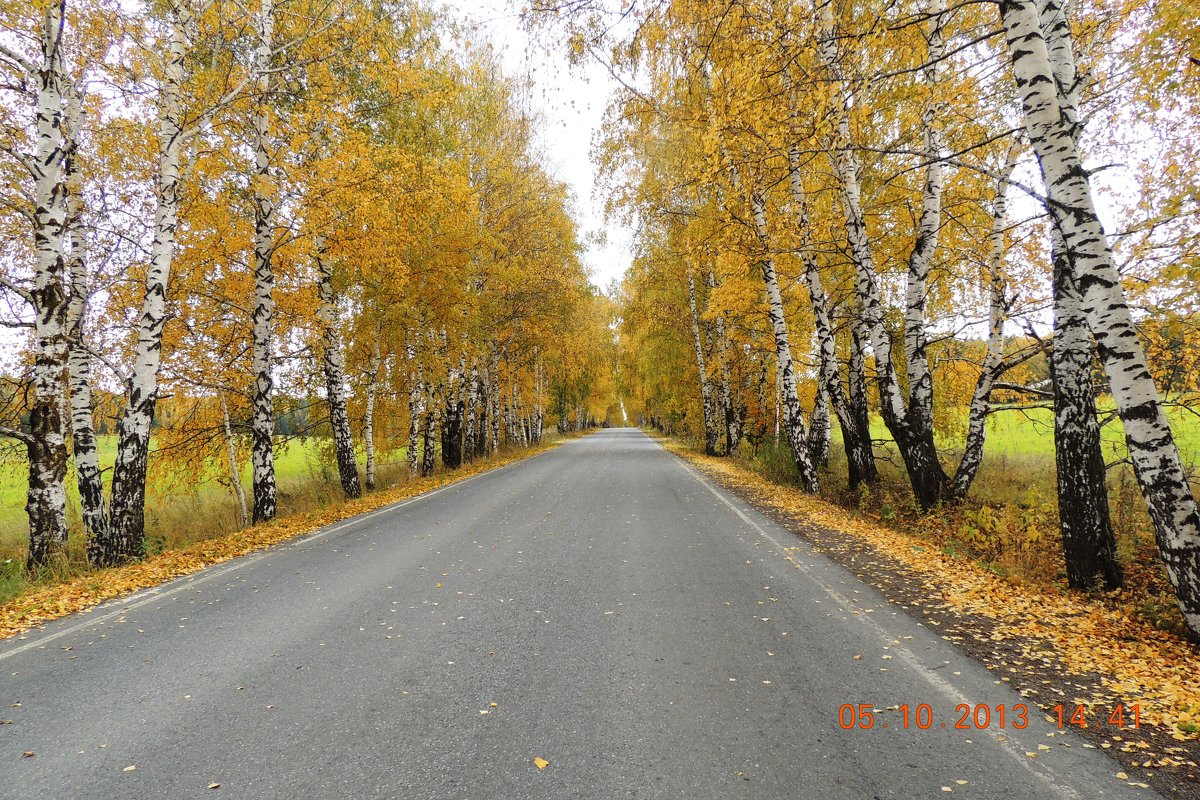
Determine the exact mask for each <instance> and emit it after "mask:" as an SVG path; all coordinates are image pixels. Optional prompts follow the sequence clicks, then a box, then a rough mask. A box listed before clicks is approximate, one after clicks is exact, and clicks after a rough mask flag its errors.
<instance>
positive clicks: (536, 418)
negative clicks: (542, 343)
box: [530, 347, 546, 444]
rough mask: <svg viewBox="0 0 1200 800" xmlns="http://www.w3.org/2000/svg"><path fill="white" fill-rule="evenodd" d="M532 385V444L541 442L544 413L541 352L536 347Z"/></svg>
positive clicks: (534, 350)
mask: <svg viewBox="0 0 1200 800" xmlns="http://www.w3.org/2000/svg"><path fill="white" fill-rule="evenodd" d="M533 386H534V389H533V391H534V407H533V426H532V434H531V436H530V438H531V439H532V441H533V443H534V444H541V442H542V425H543V423H544V421H545V418H546V415H545V411H544V410H543V408H542V354H541V351H540V350H539V349H538V348H536V347H535V348H534V349H533Z"/></svg>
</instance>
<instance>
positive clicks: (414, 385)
mask: <svg viewBox="0 0 1200 800" xmlns="http://www.w3.org/2000/svg"><path fill="white" fill-rule="evenodd" d="M415 338H416V334H411V333H410V339H409V340H410V342H411V341H413V340H414V339H415ZM407 355H408V453H407V455H408V477H409V478H410V479H412V478H415V477H417V475H418V474H420V464H421V461H420V452H419V449H420V443H421V393H422V388H423V385H424V376H423V374H422V370H421V363H420V362H419V361H418V360H417V350H416V347H415V346H414V345H413V344H411V343H410V344H409V345H408V351H407Z"/></svg>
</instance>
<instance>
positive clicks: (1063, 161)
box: [1000, 0, 1200, 635]
mask: <svg viewBox="0 0 1200 800" xmlns="http://www.w3.org/2000/svg"><path fill="white" fill-rule="evenodd" d="M1000 13H1001V20H1002V22H1003V25H1004V30H1005V39H1006V41H1007V42H1008V48H1009V56H1010V60H1011V63H1012V68H1013V75H1014V78H1015V79H1016V82H1017V89H1018V91H1019V93H1020V95H1021V100H1022V106H1023V109H1024V115H1025V127H1026V131H1027V132H1028V134H1029V139H1030V143H1031V144H1032V145H1033V148H1034V150H1035V152H1036V153H1037V156H1038V163H1039V166H1040V167H1041V171H1042V177H1043V181H1044V183H1045V186H1046V189H1047V193H1048V195H1049V200H1050V202H1049V204H1048V205H1049V210H1050V214H1051V217H1052V223H1053V224H1054V225H1055V227H1056V228H1057V229H1058V231H1059V232H1060V233H1061V235H1062V239H1063V243H1064V249H1065V251H1066V253H1067V256H1068V258H1069V259H1070V262H1071V271H1072V277H1073V278H1074V281H1075V285H1076V288H1077V289H1078V291H1079V294H1080V296H1081V298H1082V311H1083V314H1084V316H1085V318H1086V319H1087V322H1088V327H1089V328H1090V329H1091V332H1092V335H1093V336H1094V337H1095V339H1096V344H1097V349H1098V352H1099V354H1100V359H1101V362H1102V363H1103V364H1104V368H1105V372H1106V373H1107V374H1108V379H1109V386H1110V389H1111V391H1112V395H1113V398H1114V399H1115V400H1116V403H1117V408H1118V411H1119V413H1120V416H1121V421H1122V423H1123V424H1124V426H1125V435H1126V443H1127V445H1128V447H1129V454H1130V458H1131V460H1132V461H1133V466H1134V472H1135V474H1136V475H1137V478H1138V482H1139V484H1140V485H1141V489H1142V494H1143V496H1144V497H1145V499H1146V505H1147V508H1148V510H1149V513H1150V518H1151V519H1152V520H1153V522H1154V528H1155V538H1156V540H1157V543H1158V549H1159V552H1160V554H1161V555H1162V558H1163V562H1164V565H1165V567H1166V570H1167V575H1168V578H1169V579H1170V581H1171V583H1172V585H1173V586H1174V587H1175V591H1176V594H1177V596H1178V599H1179V605H1180V609H1181V611H1182V612H1183V616H1184V619H1185V620H1186V622H1187V624H1188V626H1189V628H1191V630H1192V632H1193V633H1194V634H1196V635H1200V513H1198V512H1197V507H1196V500H1195V497H1194V496H1193V495H1192V492H1191V487H1190V486H1189V484H1188V479H1187V474H1186V473H1185V472H1184V469H1183V464H1182V462H1181V460H1180V458H1179V450H1178V448H1177V447H1176V445H1175V440H1174V437H1173V436H1172V434H1171V429H1170V427H1169V425H1168V424H1167V420H1166V417H1165V415H1164V414H1163V411H1162V407H1161V406H1160V404H1159V398H1158V389H1157V388H1156V387H1155V385H1154V381H1153V379H1152V378H1151V376H1150V373H1149V370H1148V369H1147V367H1146V359H1145V354H1144V352H1143V351H1142V347H1141V343H1140V341H1139V340H1138V337H1137V331H1136V330H1135V328H1134V324H1133V319H1132V316H1131V314H1130V311H1129V306H1128V304H1127V303H1126V300H1125V293H1124V289H1123V287H1122V286H1121V281H1120V275H1119V274H1118V272H1117V268H1116V264H1115V263H1114V260H1113V257H1112V252H1111V251H1110V250H1109V247H1108V240H1107V237H1106V236H1105V233H1104V229H1103V227H1102V226H1101V224H1100V220H1099V217H1098V216H1097V214H1096V209H1095V205H1094V202H1093V199H1092V193H1091V186H1090V184H1089V182H1088V177H1087V173H1086V171H1085V170H1084V168H1083V165H1082V162H1081V158H1080V153H1079V148H1078V145H1077V142H1076V141H1075V125H1074V123H1073V121H1072V120H1071V119H1070V118H1069V116H1068V115H1066V114H1064V113H1063V104H1062V102H1061V101H1060V97H1059V92H1058V91H1057V90H1056V85H1057V83H1056V81H1055V80H1054V74H1055V73H1054V69H1053V66H1052V64H1051V61H1050V56H1049V52H1048V49H1047V45H1046V39H1047V37H1046V36H1045V35H1044V34H1043V31H1042V28H1041V23H1040V21H1039V16H1038V10H1037V7H1036V6H1035V5H1034V3H1032V2H1030V0H1002V2H1001V3H1000ZM1053 24H1055V25H1057V26H1059V30H1058V31H1052V32H1051V33H1052V36H1053V37H1058V40H1060V41H1067V42H1069V41H1070V31H1069V30H1065V29H1064V28H1065V20H1060V21H1058V22H1055V23H1053Z"/></svg>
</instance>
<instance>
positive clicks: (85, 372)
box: [64, 90, 108, 552]
mask: <svg viewBox="0 0 1200 800" xmlns="http://www.w3.org/2000/svg"><path fill="white" fill-rule="evenodd" d="M67 109H68V110H67V121H68V125H67V129H68V134H67V136H68V142H67V157H66V160H65V162H64V172H65V176H64V177H65V180H66V184H67V240H68V244H69V248H70V257H69V260H68V262H67V272H68V274H69V275H70V278H71V294H70V300H69V303H68V308H67V340H68V343H69V347H70V351H69V353H68V355H67V384H68V394H69V397H70V404H71V439H72V451H73V455H74V457H75V480H76V485H77V487H78V490H79V508H80V513H81V516H82V517H83V530H84V535H85V536H86V537H87V545H88V549H89V552H90V551H91V549H92V548H93V547H95V546H96V545H97V544H98V543H99V542H102V541H103V540H104V537H105V535H106V534H107V532H108V509H107V508H106V505H105V501H104V480H103V477H102V475H101V472H100V456H99V452H98V450H97V448H96V429H95V423H94V421H93V411H94V409H93V402H92V363H91V361H92V360H91V355H90V354H89V353H88V350H87V344H86V341H85V336H84V330H85V325H86V321H87V304H88V299H89V297H90V295H91V291H92V285H91V276H90V275H89V274H88V260H87V237H86V234H85V231H84V229H83V225H84V223H83V197H82V187H81V184H82V176H81V175H80V173H79V162H78V152H79V146H80V136H81V135H82V130H83V98H82V96H81V95H80V93H79V91H78V90H76V91H73V92H71V96H70V99H69V100H68V103H67Z"/></svg>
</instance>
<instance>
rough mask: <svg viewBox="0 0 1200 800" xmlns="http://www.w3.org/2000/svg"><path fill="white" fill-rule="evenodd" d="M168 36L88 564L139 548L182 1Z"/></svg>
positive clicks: (171, 240) (177, 185) (168, 227)
mask: <svg viewBox="0 0 1200 800" xmlns="http://www.w3.org/2000/svg"><path fill="white" fill-rule="evenodd" d="M170 14H171V32H170V38H169V40H168V44H167V47H168V52H167V57H166V63H165V64H164V68H163V77H162V80H161V82H160V84H159V109H158V113H159V120H158V177H157V180H158V186H157V191H156V198H157V204H156V206H155V210H154V239H153V241H152V242H151V244H150V264H149V266H148V267H147V269H146V291H145V294H144V295H143V297H142V310H141V314H140V315H139V317H138V334H137V344H136V346H135V349H134V361H133V372H132V375H131V376H130V378H129V382H128V386H127V389H126V396H125V407H124V410H123V411H122V412H121V418H120V420H119V421H118V423H117V457H116V460H115V462H114V463H113V475H112V495H111V498H112V501H111V508H112V510H111V513H110V516H109V527H108V533H107V535H106V536H105V537H104V538H103V539H102V540H100V541H97V542H96V543H95V547H92V548H89V556H90V557H91V559H92V563H93V564H95V565H97V566H112V565H115V564H120V563H122V562H124V561H128V560H129V559H132V558H137V557H139V556H141V555H142V552H143V549H144V543H145V536H146V530H145V506H146V468H147V466H148V463H149V456H150V427H151V424H152V423H153V421H154V408H155V405H156V403H157V401H158V371H159V366H160V364H161V361H162V337H163V326H164V324H165V323H166V318H167V314H166V310H167V285H168V282H169V280H170V275H171V262H172V260H173V259H174V255H175V239H176V226H177V224H178V216H179V201H180V190H181V182H180V160H181V151H182V147H183V138H184V131H183V128H182V119H183V100H182V85H183V74H184V63H183V62H184V56H185V55H186V52H187V29H188V28H189V27H190V26H191V24H192V16H191V12H190V10H189V8H188V6H187V5H186V4H184V3H172V4H171V6H170Z"/></svg>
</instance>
